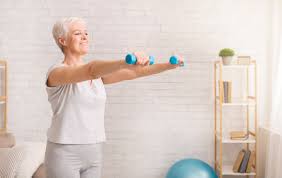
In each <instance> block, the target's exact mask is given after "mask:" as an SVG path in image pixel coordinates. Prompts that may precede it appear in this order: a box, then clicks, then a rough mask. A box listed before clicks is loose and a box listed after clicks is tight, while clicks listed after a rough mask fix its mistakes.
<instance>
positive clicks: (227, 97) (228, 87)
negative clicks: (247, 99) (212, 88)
mask: <svg viewBox="0 0 282 178" xmlns="http://www.w3.org/2000/svg"><path fill="white" fill-rule="evenodd" d="M222 86H223V88H222V90H223V91H222V92H223V102H224V103H231V102H232V100H231V98H232V81H223V83H222ZM219 88H220V82H219Z"/></svg>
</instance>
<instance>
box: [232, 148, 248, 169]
mask: <svg viewBox="0 0 282 178" xmlns="http://www.w3.org/2000/svg"><path fill="white" fill-rule="evenodd" d="M244 155H245V150H244V149H242V150H241V151H240V152H239V153H238V156H237V159H236V161H235V163H234V164H233V171H234V172H238V170H239V168H240V166H241V163H242V161H243V158H244Z"/></svg>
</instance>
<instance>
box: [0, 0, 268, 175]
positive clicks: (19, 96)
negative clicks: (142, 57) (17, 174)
mask: <svg viewBox="0 0 282 178" xmlns="http://www.w3.org/2000/svg"><path fill="white" fill-rule="evenodd" d="M0 4H1V5H0V57H1V58H5V59H7V61H8V64H9V76H8V79H9V81H8V82H9V86H8V89H9V91H8V92H9V103H8V119H9V120H8V127H9V129H10V130H11V131H12V132H13V133H15V135H16V136H17V137H18V138H19V139H26V140H45V139H46V130H47V128H48V127H49V124H50V119H51V109H50V105H49V103H48V101H47V95H46V92H45V88H44V81H45V74H46V71H47V68H48V67H49V66H50V65H52V64H53V63H56V62H57V61H59V60H60V59H62V54H61V53H60V51H59V49H58V48H57V46H56V45H55V42H54V41H53V39H52V35H51V29H52V25H53V23H54V22H55V21H56V20H57V19H59V18H61V17H65V16H80V17H84V18H85V19H86V20H87V21H88V25H89V31H90V35H91V39H92V46H91V50H90V51H91V52H90V54H89V55H88V56H87V57H86V60H90V59H93V58H94V59H105V60H107V59H122V58H123V57H124V56H125V55H126V53H128V52H132V51H136V50H143V51H145V52H147V53H148V54H150V55H154V56H155V57H156V58H157V61H160V62H163V61H167V60H168V58H169V56H170V55H171V54H172V53H173V52H178V53H179V54H181V55H183V56H184V57H185V58H186V59H187V61H188V62H187V65H186V67H184V68H181V69H177V70H173V71H169V72H166V73H162V74H160V75H156V76H152V77H147V78H141V79H138V80H135V81H126V82H122V83H119V84H114V85H109V86H107V87H106V90H107V93H108V102H107V109H106V118H105V123H106V132H107V133H106V134H107V139H108V141H107V142H106V144H105V147H104V148H105V149H104V171H103V177H104V178H129V177H135V178H145V177H146V178H162V177H164V176H165V174H166V171H167V170H168V168H169V166H171V165H172V163H173V162H175V161H176V160H179V159H182V158H186V157H193V158H200V159H202V160H204V161H206V162H208V163H210V164H212V161H213V158H214V155H213V154H214V150H213V149H214V145H213V135H212V134H213V128H214V126H213V61H214V60H215V59H217V54H218V51H219V50H220V49H221V48H224V47H230V48H233V49H234V50H235V51H236V52H237V54H238V55H251V56H252V57H253V58H254V59H256V60H257V63H258V92H259V93H258V94H259V98H258V101H259V107H258V111H259V118H260V122H263V121H264V119H266V118H267V117H268V115H267V112H266V111H265V108H266V106H267V98H266V95H265V94H267V91H268V90H267V85H265V83H266V82H267V75H268V74H267V67H266V66H267V63H268V57H269V54H268V50H269V48H268V44H269V36H270V31H271V30H270V22H271V16H270V14H271V13H270V11H271V6H270V5H271V1H268V0H260V1H257V0H249V1H245V0H237V1H233V0H208V1H207V0H205V1H204V0H185V1H184V0H177V1H161V0H143V1H137V0H131V1H126V0H115V1H114V0H110V1H98V0H96V1H94V0H84V1H81V0H61V1H57V0H36V1H32V0H22V1H16V0H0Z"/></svg>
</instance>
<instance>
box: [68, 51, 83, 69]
mask: <svg viewBox="0 0 282 178" xmlns="http://www.w3.org/2000/svg"><path fill="white" fill-rule="evenodd" d="M63 63H64V64H67V65H69V66H77V65H81V64H83V63H84V62H83V60H82V56H81V55H77V54H70V53H66V54H65V58H64V61H63Z"/></svg>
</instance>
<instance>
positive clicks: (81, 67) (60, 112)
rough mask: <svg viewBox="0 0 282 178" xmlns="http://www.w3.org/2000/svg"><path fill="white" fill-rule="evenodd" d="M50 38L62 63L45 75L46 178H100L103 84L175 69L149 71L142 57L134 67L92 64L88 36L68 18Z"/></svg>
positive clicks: (111, 62) (114, 62) (83, 27)
mask: <svg viewBox="0 0 282 178" xmlns="http://www.w3.org/2000/svg"><path fill="white" fill-rule="evenodd" d="M53 37H54V39H55V41H56V43H57V45H58V46H59V48H60V49H61V51H62V52H63V54H64V59H62V60H61V61H59V62H58V63H57V64H54V65H52V66H51V67H50V68H49V70H48V72H47V75H46V90H47V94H48V101H49V102H50V104H51V108H52V111H53V116H52V123H51V126H50V128H49V129H48V132H47V140H48V141H47V147H46V153H45V166H46V174H47V177H48V178H100V177H101V164H102V162H101V161H102V143H103V142H104V141H105V140H106V137H105V128H104V110H105V102H106V92H105V88H104V84H112V83H116V82H120V81H123V80H132V79H136V78H139V77H144V76H148V75H152V74H157V73H160V72H163V71H166V70H170V69H174V68H176V67H178V66H180V65H181V64H182V63H183V60H182V58H180V63H179V64H178V65H172V64H170V63H160V64H154V65H151V66H149V62H150V61H149V59H148V56H146V55H145V54H144V53H142V52H139V53H138V52H137V53H134V54H135V55H136V56H137V63H136V65H128V64H126V63H125V60H124V59H120V60H106V61H101V60H91V61H90V62H88V63H86V62H84V61H83V56H84V55H86V54H87V53H88V32H87V27H86V23H85V21H84V20H83V19H81V18H76V17H70V18H65V19H62V20H60V21H58V22H56V23H55V25H54V27H53Z"/></svg>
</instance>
